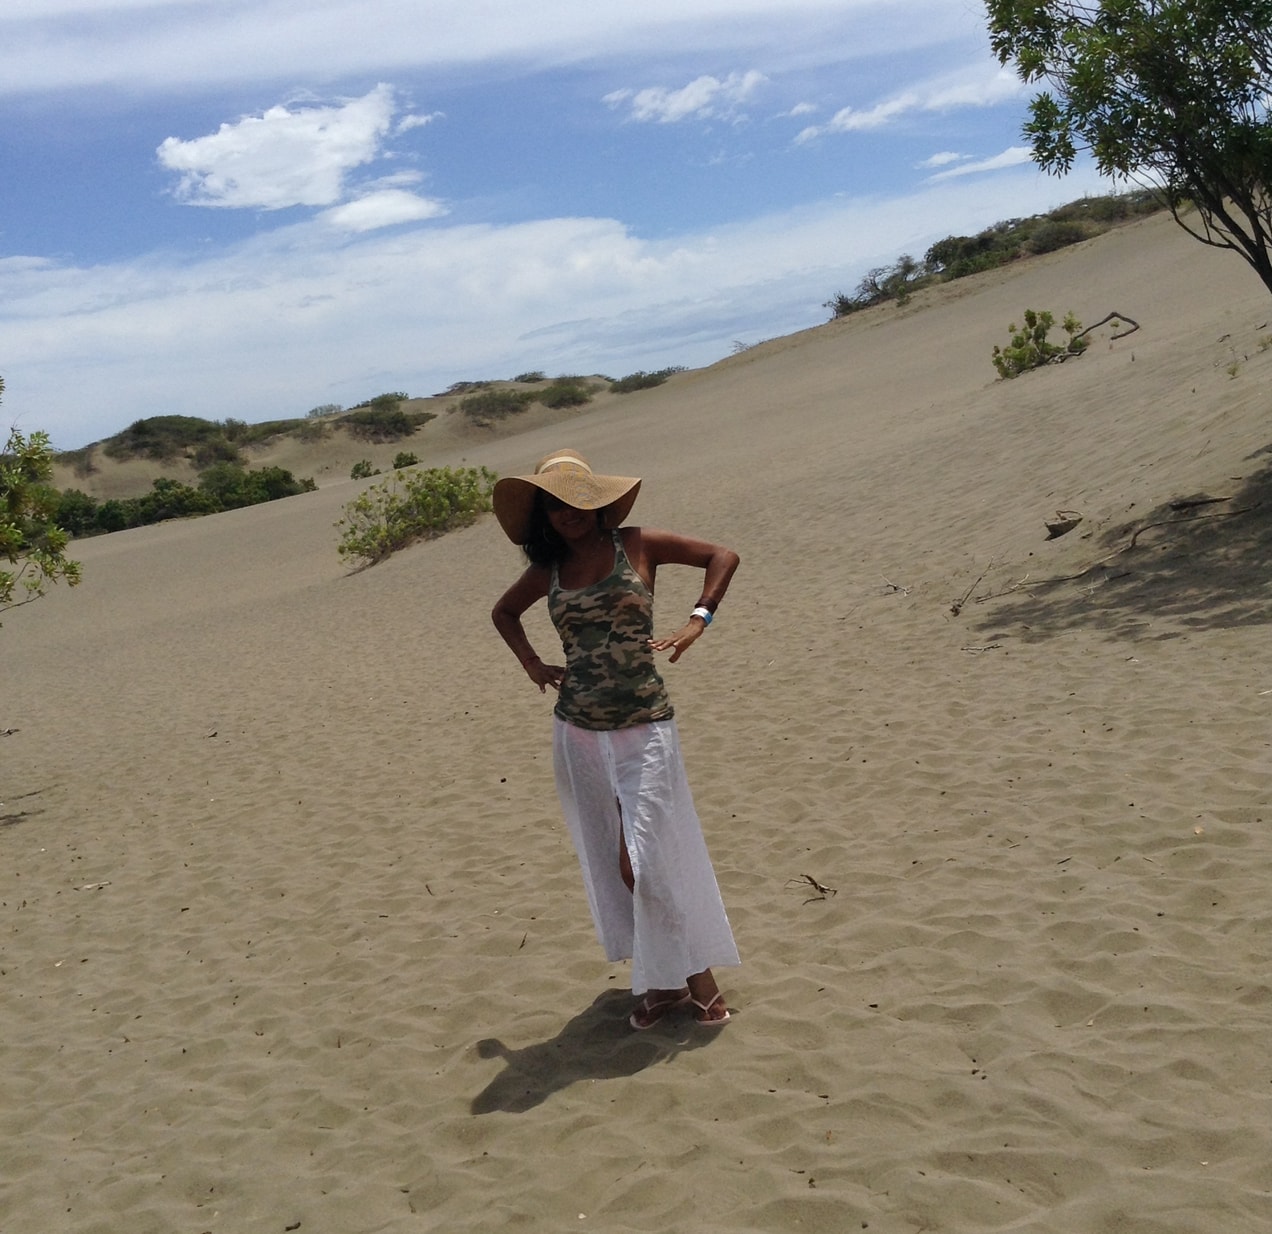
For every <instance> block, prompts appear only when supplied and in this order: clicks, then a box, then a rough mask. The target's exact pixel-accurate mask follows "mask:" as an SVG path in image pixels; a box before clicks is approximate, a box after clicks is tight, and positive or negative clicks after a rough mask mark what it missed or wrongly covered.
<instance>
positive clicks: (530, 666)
mask: <svg viewBox="0 0 1272 1234" xmlns="http://www.w3.org/2000/svg"><path fill="white" fill-rule="evenodd" d="M525 670H526V675H527V676H528V677H529V678H530V680H531V681H533V682H534V684H535V685H537V686H538V687H539V693H540V694H546V693H547V692H548V686H551V687H552V688H553V689H554V690H559V689H560V688H561V679H562V678H563V677H564V676H565V667H564V665H560V664H544V662H543V661H542V660H540V659H539V658H538V657H537V656H536V657H535V658H534V659H533V660H529V661H527V663H526V665H525Z"/></svg>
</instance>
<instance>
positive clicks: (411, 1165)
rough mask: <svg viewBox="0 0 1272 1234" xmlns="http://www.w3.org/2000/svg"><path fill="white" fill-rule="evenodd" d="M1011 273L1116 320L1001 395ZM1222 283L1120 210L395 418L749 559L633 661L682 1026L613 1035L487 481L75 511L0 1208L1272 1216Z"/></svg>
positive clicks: (1170, 227) (1249, 445)
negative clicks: (544, 464) (654, 752)
mask: <svg viewBox="0 0 1272 1234" xmlns="http://www.w3.org/2000/svg"><path fill="white" fill-rule="evenodd" d="M1027 307H1033V308H1038V309H1051V310H1053V311H1054V312H1055V313H1056V314H1057V315H1058V316H1059V315H1062V314H1063V313H1064V312H1066V311H1068V310H1072V311H1073V312H1075V313H1076V314H1077V315H1078V316H1079V317H1080V318H1081V319H1082V320H1084V321H1087V322H1092V321H1096V320H1098V319H1099V318H1101V317H1103V316H1104V315H1105V314H1106V313H1109V312H1111V311H1120V312H1122V313H1124V314H1129V315H1130V316H1131V317H1133V318H1134V319H1135V320H1137V321H1138V322H1139V323H1140V326H1141V328H1140V330H1139V331H1137V332H1136V333H1134V334H1132V335H1130V336H1129V337H1127V338H1124V339H1120V340H1110V338H1109V334H1110V333H1111V332H1113V331H1112V328H1111V327H1108V326H1106V327H1102V328H1101V329H1100V331H1098V332H1097V341H1096V343H1095V344H1094V345H1093V346H1092V348H1091V349H1090V351H1089V352H1088V353H1087V354H1086V355H1085V356H1083V357H1081V358H1080V359H1078V360H1075V361H1073V362H1070V363H1067V364H1064V365H1062V366H1058V367H1052V368H1048V369H1046V370H1044V371H1040V372H1035V373H1030V374H1027V375H1025V376H1023V377H1021V378H1019V379H1017V380H1015V381H1011V382H1000V381H998V380H997V378H996V375H995V373H994V370H993V368H992V366H991V364H990V360H989V352H990V348H991V346H992V345H993V344H994V343H996V342H1005V341H1006V327H1007V325H1008V323H1009V322H1010V321H1012V320H1013V319H1016V320H1019V318H1020V316H1021V313H1022V310H1023V309H1025V308H1027ZM1270 318H1272V303H1269V300H1268V296H1267V292H1266V291H1265V290H1264V289H1263V288H1262V287H1261V285H1260V284H1259V283H1258V282H1257V280H1256V279H1255V278H1254V276H1253V275H1252V274H1251V273H1250V272H1249V270H1248V269H1247V268H1246V267H1245V266H1244V265H1243V264H1242V263H1241V262H1240V261H1239V260H1237V259H1236V258H1234V257H1232V256H1231V255H1229V254H1223V253H1217V252H1215V251H1213V250H1209V249H1206V248H1204V247H1203V246H1201V245H1199V244H1197V243H1196V242H1194V241H1192V240H1190V239H1188V237H1186V236H1185V235H1183V233H1182V232H1180V231H1179V230H1178V229H1177V228H1176V227H1175V226H1174V224H1172V223H1171V222H1170V220H1169V219H1166V218H1155V219H1150V220H1147V221H1144V222H1142V223H1138V224H1134V225H1132V226H1129V227H1126V228H1124V229H1121V230H1119V231H1117V232H1115V233H1110V234H1109V235H1106V236H1104V237H1102V238H1099V239H1097V240H1094V241H1091V242H1088V243H1086V244H1084V245H1082V246H1079V247H1077V248H1075V249H1071V250H1067V251H1065V252H1063V253H1058V254H1053V255H1051V256H1048V257H1044V258H1039V259H1035V260H1033V261H1030V262H1027V263H1022V264H1020V265H1018V266H1016V267H1013V268H1012V269H1010V270H1006V271H1001V272H998V273H995V274H992V275H988V276H984V277H980V278H978V279H975V280H969V281H966V282H963V283H958V284H953V285H950V286H948V287H945V288H941V289H937V290H936V291H933V292H929V293H924V294H922V295H920V296H917V297H916V298H915V299H914V301H913V302H912V303H911V304H909V305H907V306H905V307H904V308H897V307H895V306H893V307H888V308H884V309H881V310H875V311H872V312H870V313H867V314H862V315H859V316H857V317H855V318H851V319H848V320H846V321H843V322H836V323H830V324H827V325H826V326H824V327H821V328H819V329H816V330H813V331H809V332H806V333H804V334H801V335H798V336H794V337H791V338H785V339H778V340H773V341H771V342H769V343H766V344H763V345H761V346H759V347H756V348H753V349H752V350H750V351H747V352H744V353H742V354H740V355H737V356H734V357H731V358H729V359H727V360H725V361H723V362H721V363H720V364H718V365H715V366H713V367H712V368H709V369H706V370H701V371H697V372H692V373H686V374H682V375H680V376H678V377H677V378H675V379H674V380H673V381H671V382H669V383H668V384H667V385H666V386H664V387H660V388H659V389H656V390H652V391H647V392H642V393H640V394H637V395H631V396H627V398H625V399H622V400H616V401H613V402H612V403H611V404H607V405H606V406H605V407H603V408H601V409H598V410H596V411H594V412H591V413H588V414H586V415H583V416H580V417H578V418H576V419H574V420H572V421H571V422H570V423H569V424H568V425H564V426H563V425H555V426H541V427H538V428H531V429H528V430H527V431H526V432H524V433H521V434H518V435H513V436H505V437H502V438H495V437H491V438H489V439H485V438H482V437H480V436H475V437H470V438H469V439H468V440H466V441H459V442H453V443H451V444H450V446H449V447H447V448H445V449H441V450H439V451H437V452H436V453H435V454H434V455H433V456H431V457H429V458H428V459H427V460H426V461H427V462H429V463H444V464H458V463H466V464H481V465H485V466H488V467H491V468H493V469H495V470H497V471H499V472H500V473H501V474H508V473H513V472H518V471H522V470H525V469H527V468H528V466H529V464H530V463H531V462H532V461H533V459H534V458H536V457H537V456H538V455H540V454H541V453H543V452H545V451H546V450H548V449H551V448H553V447H555V446H558V445H561V444H568V445H571V446H574V447H575V448H577V449H580V450H582V451H583V452H584V453H586V454H588V455H589V456H590V457H592V459H593V461H594V462H595V463H596V464H597V465H598V466H599V467H601V468H603V469H606V470H610V471H614V472H618V473H628V474H639V475H642V476H644V477H646V483H645V487H644V490H643V492H642V496H641V499H640V501H639V503H638V505H637V508H636V511H635V518H636V520H637V521H641V522H644V523H646V524H649V525H658V526H668V527H673V528H676V529H678V530H681V531H684V532H690V533H694V534H698V535H701V536H704V537H708V538H711V539H715V540H719V541H722V542H724V543H727V544H729V545H731V546H732V547H734V548H736V549H737V550H738V552H739V553H740V554H741V557H742V567H741V569H740V570H739V572H738V574H737V576H736V579H735V581H734V584H733V587H732V589H731V590H730V592H729V595H728V597H727V599H726V601H725V603H724V604H723V605H722V606H721V611H720V614H719V619H718V620H717V622H716V623H715V624H714V625H713V626H712V628H711V630H710V631H709V632H708V636H707V637H704V638H703V639H702V640H701V641H700V642H699V643H698V644H697V645H696V646H695V647H694V648H693V650H692V652H691V653H690V654H689V655H687V656H686V657H685V659H684V660H683V661H682V662H681V663H680V664H678V665H676V666H674V668H671V669H669V670H668V679H669V684H670V687H671V689H672V692H673V696H674V698H675V700H676V703H677V709H678V715H679V720H680V726H681V730H682V734H683V738H684V744H685V754H686V759H687V762H688V766H689V772H690V780H691V782H692V784H693V786H694V790H695V794H696V797H697V802H698V806H699V810H700V813H701V814H702V816H703V819H704V825H705V828H706V832H707V837H708V841H709V843H710V845H711V849H712V853H713V856H714V858H715V863H716V870H717V874H718V876H719V879H720V883H721V886H722V890H723V892H724V897H725V901H726V903H727V905H728V907H729V911H730V915H731V918H732V921H733V924H734V928H735V932H736V934H737V937H738V942H739V946H740V948H741V951H742V954H743V965H742V967H741V968H738V969H731V970H722V971H721V972H720V973H719V976H720V978H721V982H722V984H723V986H724V988H725V990H726V993H727V995H728V998H729V1002H730V1005H731V1006H732V1008H733V1012H734V1015H733V1021H732V1022H731V1023H730V1024H729V1025H728V1026H727V1027H726V1028H725V1029H724V1030H723V1031H720V1032H710V1031H707V1030H703V1029H699V1028H697V1027H695V1026H694V1025H693V1024H692V1023H691V1022H690V1021H689V1020H688V1019H687V1018H680V1017H675V1018H672V1019H669V1020H667V1021H665V1022H664V1023H663V1024H662V1025H660V1026H659V1027H657V1028H656V1029H654V1030H652V1031H650V1032H647V1033H640V1034H637V1033H633V1032H632V1031H631V1030H630V1029H629V1028H628V1027H627V1026H626V1014H627V1011H628V1009H629V1007H630V993H629V988H628V977H627V972H626V968H625V966H624V965H622V964H617V965H612V964H608V963H606V962H605V960H604V958H603V957H602V956H601V954H600V952H599V949H598V947H597V945H596V942H595V939H594V936H593V932H592V928H591V923H590V921H589V919H588V916H587V909H586V904H585V902H584V899H583V892H582V887H581V883H580V879H579V875H578V871H577V867H576V863H575V859H574V856H573V853H572V852H571V851H570V848H569V844H568V840H567V838H566V836H565V833H564V828H563V825H562V823H561V820H560V817H559V811H558V807H557V804H556V801H555V797H554V793H553V788H552V780H551V766H550V752H549V710H548V708H549V705H550V704H549V702H548V700H545V699H544V698H543V697H541V696H540V695H539V694H538V692H537V691H536V690H535V689H534V688H533V687H532V686H530V685H529V683H528V682H527V680H526V679H525V678H524V676H523V674H522V673H521V671H520V669H519V668H518V665H517V663H516V661H515V660H514V659H513V657H512V656H511V655H510V654H509V653H508V652H507V650H506V649H505V648H504V647H503V645H502V643H501V642H500V641H499V639H498V637H497V636H496V634H495V633H494V630H493V628H492V627H491V625H490V622H489V619H488V613H489V609H490V605H491V603H492V602H493V600H494V599H495V597H496V596H497V595H498V594H499V592H500V591H501V590H502V588H503V587H504V586H505V585H506V584H507V583H508V582H510V581H511V579H512V578H513V577H514V576H515V574H516V572H517V571H518V569H519V568H520V567H519V563H518V560H517V555H516V553H515V551H514V550H513V549H512V548H511V547H510V546H509V545H508V544H507V543H506V542H505V541H504V540H503V538H502V536H501V533H500V532H499V529H498V527H497V526H496V524H495V523H494V521H493V519H492V518H484V519H482V520H481V521H480V522H479V523H478V524H477V525H475V526H473V527H471V528H468V529H466V530H464V531H461V532H457V533H454V534H452V535H449V536H447V537H445V538H443V539H440V540H437V541H435V542H431V543H427V544H421V545H418V546H416V547H413V548H411V549H409V550H407V551H404V552H402V553H399V554H397V555H395V556H394V557H392V558H391V559H389V560H388V561H386V562H384V563H383V564H381V565H379V566H376V567H375V568H373V569H370V570H365V571H362V572H357V573H350V572H349V571H348V569H347V568H346V567H345V566H344V565H343V564H342V563H341V562H340V560H339V559H338V557H337V555H336V551H335V545H336V532H335V530H334V529H333V526H332V524H333V523H334V521H335V520H336V519H337V518H338V517H339V514H340V510H341V508H342V506H343V504H344V502H346V501H347V500H349V498H350V497H351V496H352V495H353V494H354V493H355V492H356V491H357V489H358V485H357V484H356V483H354V482H352V481H346V482H339V483H337V482H329V483H324V484H323V485H322V487H320V489H319V491H317V492H315V493H310V494H305V495H302V496H300V497H296V498H291V499H288V500H286V501H281V502H276V503H273V504H271V505H268V506H261V507H256V508H254V509H250V510H243V511H237V512H234V513H230V514H225V515H218V516H216V517H213V518H206V519H202V520H195V521H188V522H177V523H170V524H164V525H160V526H155V527H147V528H142V529H138V530H136V531H131V532H125V533H121V534H117V535H112V536H107V537H102V538H98V539H94V540H89V541H85V542H83V543H80V544H77V545H76V554H77V556H78V557H79V558H80V559H81V560H82V561H83V564H84V575H85V581H84V584H83V585H82V586H81V587H80V588H79V589H77V590H75V591H69V590H66V589H60V590H59V591H57V592H56V593H54V594H50V595H49V596H48V597H46V598H45V599H44V600H42V601H40V602H39V603H38V604H33V605H30V606H27V607H25V608H23V609H19V610H13V611H10V612H9V613H6V614H5V615H4V617H3V621H4V625H3V629H0V657H2V659H0V664H2V665H3V667H2V669H0V672H2V680H3V689H2V695H0V729H7V730H12V731H9V732H8V733H7V734H6V735H4V736H2V737H0V768H2V770H0V801H3V805H0V850H2V852H3V862H2V863H0V920H2V921H3V933H2V934H0V1035H2V1039H3V1041H4V1061H3V1066H2V1067H0V1151H2V1153H3V1162H4V1169H3V1171H0V1229H2V1230H3V1231H4V1234H56V1232H58V1231H76V1232H80V1231H83V1232H90V1231H91V1232H102V1234H105V1232H108V1231H109V1232H112V1234H113V1232H115V1231H120V1232H124V1231H126V1232H128V1234H149V1232H152V1231H153V1232H155V1234H170V1232H174V1231H183V1232H185V1231H188V1232H190V1234H200V1232H201V1231H211V1232H214V1234H239V1232H241V1234H260V1232H264V1234H273V1232H278V1234H282V1232H283V1231H287V1230H300V1231H301V1234H350V1232H355V1231H356V1232H358V1234H363V1232H366V1234H370V1232H373V1231H374V1232H377V1234H379V1232H390V1234H405V1232H408V1231H412V1232H413V1231H440V1232H446V1234H452V1232H463V1231H491V1230H525V1231H534V1232H539V1231H543V1232H545V1234H548V1232H550V1234H556V1232H559V1231H565V1230H601V1231H628V1230H632V1231H635V1230H648V1229H667V1230H676V1231H680V1230H685V1231H689V1230H705V1231H720V1232H723V1231H753V1232H757V1234H758V1232H766V1234H767V1232H769V1231H836V1232H838V1231H850V1230H868V1231H870V1234H919V1232H920V1231H939V1232H941V1234H984V1232H986V1231H1031V1232H1032V1231H1038V1232H1046V1234H1083V1232H1092V1234H1095V1232H1099V1234H1186V1232H1187V1234H1194V1232H1199V1231H1205V1232H1207V1234H1209V1232H1212V1231H1214V1232H1219V1231H1222V1232H1223V1234H1240V1232H1243V1231H1250V1232H1252V1234H1253V1232H1255V1231H1258V1232H1260V1234H1263V1232H1266V1231H1267V1230H1268V1229H1269V1228H1272V984H1270V981H1269V944H1270V943H1272V908H1270V907H1269V905H1270V900H1269V895H1268V889H1269V858H1270V856H1272V841H1270V840H1269V829H1270V824H1272V790H1270V789H1269V767H1270V765H1272V651H1270V650H1269V647H1270V646H1272V644H1270V641H1269V631H1268V624H1269V620H1270V619H1272V502H1269V500H1268V498H1269V496H1272V463H1270V461H1269V459H1270V456H1269V452H1268V447H1269V442H1272V427H1270V426H1269V418H1268V407H1269V397H1268V392H1269V385H1270V384H1272V349H1262V348H1263V347H1264V340H1265V338H1266V336H1267V335H1268V333H1269V326H1268V324H1267V323H1268V322H1269V319H1270ZM563 432H564V433H565V436H563V435H562V434H563ZM333 468H334V464H333ZM329 470H332V468H329ZM1203 496H1204V497H1210V498H1223V499H1225V500H1223V501H1219V502H1215V503H1213V504H1207V505H1189V506H1184V507H1181V508H1180V509H1177V510H1172V509H1171V507H1170V505H1169V503H1170V502H1172V501H1178V500H1180V499H1188V498H1191V499H1200V498H1201V497H1203ZM1260 502H1262V505H1259V503H1260ZM1062 509H1063V510H1075V511H1078V512H1080V513H1081V514H1082V515H1083V521H1082V522H1081V523H1080V524H1079V525H1078V526H1077V527H1076V528H1075V529H1074V530H1073V531H1071V532H1069V533H1068V534H1067V535H1065V536H1063V537H1061V538H1059V539H1055V540H1048V539H1047V531H1046V527H1045V523H1046V521H1047V520H1048V519H1054V517H1055V514H1056V511H1057V510H1062ZM1239 511H1245V512H1244V513H1241V512H1239ZM1202 516H1204V517H1202ZM1180 519H1184V520H1187V521H1182V522H1178V521H1177V520H1180ZM1168 521H1169V522H1175V523H1176V525H1173V526H1149V525H1150V524H1157V523H1163V522H1168ZM1140 528H1147V529H1146V530H1142V531H1140V533H1139V535H1138V537H1137V538H1136V542H1135V546H1134V548H1132V549H1129V550H1126V545H1127V544H1128V542H1129V541H1130V539H1131V538H1132V536H1134V535H1135V532H1136V531H1137V530H1138V529H1140ZM1119 550H1122V551H1119ZM1102 558H1108V560H1107V561H1106V562H1105V564H1104V565H1102V566H1097V567H1095V568H1094V569H1088V567H1090V566H1092V565H1093V563H1095V562H1097V561H1099V560H1100V559H1102ZM1066 575H1076V576H1078V577H1075V578H1072V579H1070V580H1069V581H1065V582H1060V583H1053V584H1042V583H1041V582H1040V580H1045V579H1048V578H1056V577H1060V576H1066ZM697 584H698V579H697V578H696V577H695V576H694V575H693V574H692V573H691V572H688V571H678V572H668V573H667V574H666V575H665V577H663V578H661V579H660V583H659V614H660V621H659V624H660V626H662V627H670V626H671V625H672V624H673V623H675V624H679V622H680V620H681V619H682V618H683V615H684V613H685V612H687V609H688V607H689V606H690V605H691V604H692V602H693V600H694V599H695V598H696V595H697ZM990 597H994V598H990ZM529 625H530V628H531V632H532V637H533V638H534V639H535V641H536V645H537V646H540V647H541V648H543V649H544V650H545V651H546V650H548V649H550V647H551V640H552V634H551V631H550V628H549V627H548V626H547V624H546V618H545V617H544V616H543V615H542V614H535V615H534V619H533V620H531V621H530V623H529ZM814 883H817V884H820V885H821V886H822V887H824V888H826V889H827V891H826V892H825V893H824V894H822V893H819V892H818V891H817V890H816V888H815V887H814V886H813V884H814Z"/></svg>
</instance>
